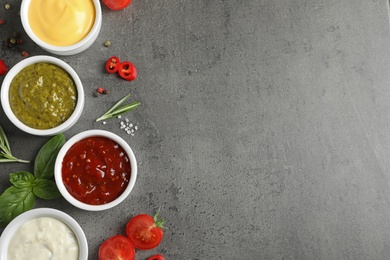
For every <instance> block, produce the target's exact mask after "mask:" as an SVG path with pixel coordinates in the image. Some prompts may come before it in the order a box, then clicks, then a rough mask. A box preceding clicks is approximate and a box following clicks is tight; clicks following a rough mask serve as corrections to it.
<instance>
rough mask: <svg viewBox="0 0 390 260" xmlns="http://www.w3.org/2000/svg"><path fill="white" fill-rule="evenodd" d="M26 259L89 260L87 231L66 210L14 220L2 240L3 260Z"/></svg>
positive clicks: (44, 210) (34, 213)
mask: <svg viewBox="0 0 390 260" xmlns="http://www.w3.org/2000/svg"><path fill="white" fill-rule="evenodd" d="M24 259H26V260H35V259H40V260H41V259H42V260H46V259H48V260H49V259H58V260H62V259H64V260H87V259H88V243H87V239H86V237H85V234H84V231H83V230H82V228H81V227H80V225H79V224H78V223H77V222H76V220H74V219H73V218H72V217H70V216H69V215H68V214H66V213H64V212H62V211H59V210H56V209H50V208H37V209H32V210H29V211H27V212H25V213H23V214H21V215H19V216H17V217H16V218H15V219H14V220H12V221H11V223H9V224H8V225H7V226H6V228H5V229H4V231H3V233H2V234H1V237H0V260H24Z"/></svg>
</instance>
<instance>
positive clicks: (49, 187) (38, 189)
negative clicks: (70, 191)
mask: <svg viewBox="0 0 390 260" xmlns="http://www.w3.org/2000/svg"><path fill="white" fill-rule="evenodd" d="M33 193H34V194H35V196H37V197H39V198H41V199H45V200H50V199H56V198H59V197H61V193H60V191H59V190H58V188H57V185H56V183H55V182H54V181H52V180H47V179H36V180H35V182H34V187H33Z"/></svg>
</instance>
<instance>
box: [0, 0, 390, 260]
mask: <svg viewBox="0 0 390 260" xmlns="http://www.w3.org/2000/svg"><path fill="white" fill-rule="evenodd" d="M6 2H7V1H4V0H0V3H1V7H2V6H3V5H4V4H5V3H6ZM10 2H13V3H12V9H11V10H9V11H5V10H4V9H3V8H0V18H2V17H3V16H5V19H7V20H8V21H9V20H12V19H13V22H12V23H8V24H6V26H5V25H0V35H1V36H2V38H3V37H4V35H5V34H6V33H10V32H11V31H13V30H21V24H20V22H19V20H18V19H17V7H18V3H20V1H10ZM388 9H389V8H388V1H387V0H345V1H335V0H330V1H319V0H310V1H309V0H302V1H282V0H245V1H233V0H224V1H220V0H215V1H209V0H203V1H189V0H187V1H184V0H180V1H179V0H159V1H154V0H134V1H133V3H132V5H131V6H130V7H128V8H127V9H125V10H124V11H119V12H114V11H109V10H108V9H107V8H105V7H103V15H104V17H103V19H104V20H103V26H102V31H101V34H100V36H99V37H98V39H97V41H96V43H95V44H94V45H93V46H92V47H91V48H90V49H88V50H87V51H85V52H83V53H82V54H79V55H75V56H71V57H63V60H65V61H66V62H68V63H69V64H70V65H71V66H73V68H74V69H75V70H76V71H77V72H78V73H79V75H80V77H81V80H82V81H83V83H84V85H85V91H86V107H85V110H84V113H83V115H82V117H81V119H80V121H79V122H78V123H77V125H75V126H74V127H73V128H72V129H70V130H68V131H67V132H66V133H65V135H66V136H67V137H68V138H69V137H71V136H72V135H74V134H76V133H78V132H80V131H82V130H87V129H92V128H97V129H106V130H110V131H113V132H114V133H117V134H119V135H121V136H122V137H124V138H125V139H126V140H128V142H129V144H130V145H131V146H132V148H133V150H134V152H135V154H136V156H137V159H138V160H139V175H138V180H137V183H136V186H135V189H134V190H133V193H132V194H131V196H130V197H129V198H128V199H127V200H126V201H125V202H124V203H123V204H121V205H119V206H118V207H116V208H115V209H114V210H110V211H107V212H102V213H93V212H83V211H81V210H78V209H76V208H74V207H72V206H71V205H69V204H68V203H67V202H65V201H63V200H56V201H39V202H38V203H37V204H36V207H43V206H44V207H53V208H58V209H61V210H63V211H65V212H67V213H69V214H71V215H72V216H73V217H74V218H75V219H76V220H78V221H79V223H80V225H81V226H82V227H83V229H84V230H85V232H86V235H87V239H88V242H89V245H90V259H96V258H97V250H98V247H99V245H100V244H101V243H102V241H103V240H104V239H107V238H108V237H110V236H112V235H115V234H118V233H123V232H124V225H125V224H126V222H127V221H128V219H129V218H130V217H131V216H133V215H136V214H139V213H141V212H145V213H149V214H152V213H153V212H154V211H155V210H156V209H158V208H161V215H162V216H163V217H164V218H166V220H167V225H166V226H167V228H168V229H167V230H166V232H165V237H164V240H163V242H162V244H161V245H160V246H159V247H158V248H157V249H154V250H152V251H150V252H138V254H137V258H136V259H146V258H147V257H148V256H150V255H152V254H153V253H157V252H162V253H163V254H165V256H166V257H167V259H175V260H176V259H178V260H181V259H388V258H389V255H390V221H389V220H390V219H389V216H390V192H389V176H390V160H389V159H388V157H389V155H390V138H389V133H390V124H389V122H390V102H389V99H390V88H389V82H390V73H389V71H390V48H389V43H390V33H389V32H390V31H389V10H388ZM106 40H110V41H111V42H112V46H111V47H110V48H105V47H104V46H103V43H104V41H106ZM24 46H25V48H26V49H27V50H28V51H29V52H30V54H31V55H38V54H47V53H45V52H44V51H42V50H41V49H39V48H38V47H36V46H35V45H34V44H33V43H31V42H30V41H28V40H27V39H26V41H25V44H24ZM111 55H117V56H118V57H120V58H122V59H128V60H131V61H133V62H134V64H136V66H137V68H138V70H139V78H138V79H137V81H135V82H133V83H128V82H124V81H121V80H120V79H118V78H116V77H115V76H112V75H107V74H105V73H104V70H103V67H104V62H105V60H106V59H107V58H108V57H109V56H111ZM1 57H2V59H5V60H6V61H7V62H8V64H9V65H13V64H15V63H16V62H18V61H19V60H21V59H22V57H21V56H20V55H19V54H18V53H13V52H9V51H6V52H4V51H2V52H1ZM0 81H1V78H0ZM100 86H104V87H106V88H108V89H110V90H111V91H112V94H111V95H109V96H104V97H100V98H94V97H93V96H92V92H93V90H94V89H95V88H97V87H100ZM128 92H131V93H132V98H133V100H138V101H140V102H142V106H141V107H140V108H139V109H138V110H137V111H135V112H131V113H129V114H128V115H127V116H128V117H129V119H130V121H131V122H133V123H134V124H137V125H138V126H139V128H140V130H139V131H138V132H136V135H135V136H134V137H130V136H128V135H127V134H125V133H124V132H122V131H121V130H120V129H119V126H118V123H119V122H118V120H116V119H114V120H112V121H107V124H106V125H103V124H97V123H94V119H95V118H97V117H98V116H99V115H100V114H102V113H103V112H104V111H105V110H106V109H107V108H109V107H110V106H111V105H112V103H113V102H114V101H116V100H117V99H119V98H120V97H122V96H123V95H124V94H127V93H128ZM0 118H1V124H2V125H3V126H4V128H5V129H6V131H7V132H9V133H10V134H9V138H10V140H11V145H12V146H13V149H14V153H15V154H16V155H18V156H19V157H23V158H27V159H33V158H34V156H35V154H36V152H37V150H38V148H39V147H40V146H41V145H42V144H43V143H44V142H45V141H46V140H47V138H44V137H33V136H29V135H26V134H23V133H21V132H20V131H18V130H16V129H15V127H14V126H13V125H12V124H11V123H10V122H9V121H8V120H7V119H6V118H5V116H4V112H3V111H2V110H1V111H0ZM30 168H31V166H28V165H20V164H8V165H4V164H2V165H0V171H1V175H0V188H1V190H3V189H5V187H7V186H8V185H9V184H8V176H7V174H8V173H10V172H12V171H17V170H23V169H25V170H27V169H30Z"/></svg>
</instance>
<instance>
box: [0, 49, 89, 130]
mask: <svg viewBox="0 0 390 260" xmlns="http://www.w3.org/2000/svg"><path fill="white" fill-rule="evenodd" d="M0 100H1V105H2V107H3V109H4V112H5V114H6V116H7V117H8V119H9V120H10V121H11V122H12V123H13V124H14V125H15V126H16V127H18V128H19V129H21V130H23V131H24V132H26V133H29V134H33V135H39V136H48V135H55V134H58V133H60V132H64V131H66V130H67V129H69V128H70V127H72V126H73V125H74V124H75V123H76V122H77V120H78V119H79V118H80V116H81V114H82V111H83V108H84V102H85V97H84V89H83V85H82V83H81V80H80V78H79V77H78V75H77V73H76V72H75V71H74V70H73V68H72V67H71V66H70V65H68V64H67V63H65V62H64V61H62V60H60V59H58V58H55V57H51V56H44V55H42V56H33V57H30V58H27V59H24V60H22V61H20V62H19V63H17V64H16V65H15V66H14V67H12V68H11V70H10V71H9V72H8V73H7V75H6V77H5V78H4V80H3V83H2V86H1V91H0Z"/></svg>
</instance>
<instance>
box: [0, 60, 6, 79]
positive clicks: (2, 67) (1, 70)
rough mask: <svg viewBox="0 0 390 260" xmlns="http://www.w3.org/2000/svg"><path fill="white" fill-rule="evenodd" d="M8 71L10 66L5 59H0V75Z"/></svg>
mask: <svg viewBox="0 0 390 260" xmlns="http://www.w3.org/2000/svg"><path fill="white" fill-rule="evenodd" d="M7 72H8V67H7V65H6V64H5V62H4V61H3V60H0V76H3V75H5V74H6V73H7Z"/></svg>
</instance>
